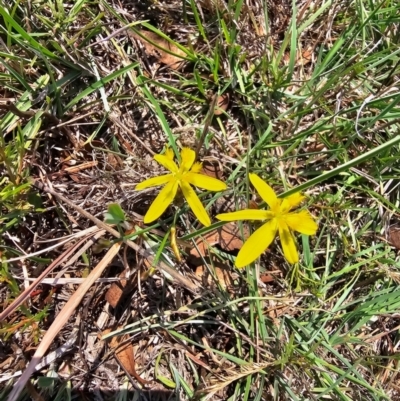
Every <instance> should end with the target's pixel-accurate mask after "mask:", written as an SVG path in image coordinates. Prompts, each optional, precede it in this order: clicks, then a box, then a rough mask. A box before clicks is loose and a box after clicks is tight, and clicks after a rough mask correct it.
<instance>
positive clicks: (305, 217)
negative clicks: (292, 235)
mask: <svg viewBox="0 0 400 401" xmlns="http://www.w3.org/2000/svg"><path fill="white" fill-rule="evenodd" d="M285 221H286V224H287V225H288V226H289V228H290V229H291V230H293V231H297V232H299V233H301V234H306V235H314V234H315V233H316V232H317V230H318V224H317V223H316V222H315V221H314V219H313V218H312V216H311V214H310V213H309V212H307V210H302V211H300V212H298V213H289V214H287V215H286V216H285Z"/></svg>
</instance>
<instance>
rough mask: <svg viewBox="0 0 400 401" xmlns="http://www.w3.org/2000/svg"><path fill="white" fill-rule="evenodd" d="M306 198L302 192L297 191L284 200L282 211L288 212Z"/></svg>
mask: <svg viewBox="0 0 400 401" xmlns="http://www.w3.org/2000/svg"><path fill="white" fill-rule="evenodd" d="M304 199H305V196H304V195H302V194H301V193H300V192H296V193H295V194H293V195H290V196H288V197H287V198H284V199H283V200H282V204H281V208H280V209H281V212H282V213H287V212H288V211H289V210H291V209H294V208H295V207H297V206H299V205H300V203H301V202H303V200H304Z"/></svg>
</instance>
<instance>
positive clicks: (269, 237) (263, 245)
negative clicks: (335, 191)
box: [217, 174, 318, 267]
mask: <svg viewBox="0 0 400 401" xmlns="http://www.w3.org/2000/svg"><path fill="white" fill-rule="evenodd" d="M249 178H250V181H251V183H252V184H253V185H254V187H255V188H256V190H257V192H258V193H259V194H260V196H261V198H262V199H263V200H264V202H266V203H267V205H268V206H269V210H254V209H245V210H239V211H237V212H232V213H223V214H219V215H217V219H219V220H223V221H232V220H267V222H266V223H265V224H263V225H262V226H261V227H260V228H258V229H257V230H256V231H255V232H254V233H253V234H252V235H251V236H250V237H249V238H248V239H247V241H246V242H245V243H244V245H243V247H242V248H241V250H240V251H239V254H238V256H237V258H236V262H235V265H236V267H244V266H246V265H248V264H250V263H252V262H254V260H256V259H257V258H258V257H259V256H260V255H261V254H262V253H263V252H264V251H265V250H266V249H267V248H268V247H269V245H270V244H271V242H272V241H273V240H274V238H275V236H276V234H277V233H278V232H279V237H280V239H281V243H282V248H283V253H284V255H285V258H286V259H287V261H288V262H289V263H297V262H298V261H299V255H298V253H297V248H296V242H295V239H294V236H293V231H297V232H299V233H301V234H306V235H314V234H315V233H316V232H317V229H318V225H317V223H316V222H315V221H314V220H313V218H312V217H311V215H310V213H309V212H307V211H306V210H302V211H300V212H290V211H291V210H292V209H293V208H295V207H296V206H298V205H299V204H300V203H301V201H302V200H303V199H304V196H303V195H301V194H300V193H295V194H293V195H291V196H288V197H287V198H284V199H279V198H278V197H277V196H276V194H275V192H274V190H273V189H272V188H271V187H270V186H269V185H268V184H267V183H266V182H264V181H263V180H262V179H261V178H260V177H258V176H257V175H256V174H249Z"/></svg>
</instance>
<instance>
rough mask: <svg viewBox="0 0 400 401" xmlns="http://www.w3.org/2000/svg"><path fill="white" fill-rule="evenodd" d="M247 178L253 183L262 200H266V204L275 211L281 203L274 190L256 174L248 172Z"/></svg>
mask: <svg viewBox="0 0 400 401" xmlns="http://www.w3.org/2000/svg"><path fill="white" fill-rule="evenodd" d="M249 178H250V181H251V183H252V184H253V185H254V188H255V189H256V190H257V192H258V193H259V194H260V196H261V198H262V199H263V201H264V202H266V203H267V205H268V206H269V207H270V208H271V209H272V210H274V211H275V210H276V209H277V208H278V206H279V205H280V204H281V200H280V199H278V198H277V196H276V194H275V191H274V190H273V189H272V188H271V187H270V186H269V185H268V184H267V183H266V182H265V181H263V180H262V179H261V178H260V177H259V176H258V175H256V174H253V173H250V174H249Z"/></svg>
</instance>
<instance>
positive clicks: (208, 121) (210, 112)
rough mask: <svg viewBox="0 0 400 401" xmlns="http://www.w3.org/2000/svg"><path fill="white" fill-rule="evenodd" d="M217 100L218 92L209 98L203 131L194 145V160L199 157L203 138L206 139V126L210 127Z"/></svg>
mask: <svg viewBox="0 0 400 401" xmlns="http://www.w3.org/2000/svg"><path fill="white" fill-rule="evenodd" d="M217 100H218V93H216V94H215V95H214V97H213V98H212V100H211V103H210V107H209V109H208V113H207V116H206V121H205V123H204V128H203V132H202V133H201V136H200V138H199V141H198V142H197V147H196V158H195V159H194V160H195V161H196V160H197V159H198V157H199V152H200V149H201V147H202V146H203V143H204V140H205V139H206V135H207V134H208V128H209V127H210V125H211V123H212V120H213V117H214V112H215V106H216V105H217Z"/></svg>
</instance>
